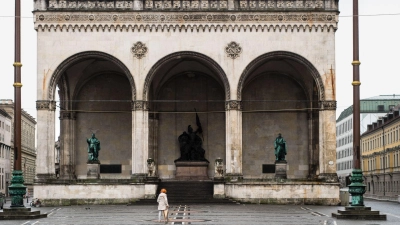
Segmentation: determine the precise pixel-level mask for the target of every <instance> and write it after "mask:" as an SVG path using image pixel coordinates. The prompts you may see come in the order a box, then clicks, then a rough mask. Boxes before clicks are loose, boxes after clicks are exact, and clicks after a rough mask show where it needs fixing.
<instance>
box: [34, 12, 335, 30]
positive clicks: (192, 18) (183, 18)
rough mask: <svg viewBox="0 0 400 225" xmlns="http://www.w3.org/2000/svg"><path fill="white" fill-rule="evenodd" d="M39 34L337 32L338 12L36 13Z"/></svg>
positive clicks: (36, 27)
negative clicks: (58, 32)
mask: <svg viewBox="0 0 400 225" xmlns="http://www.w3.org/2000/svg"><path fill="white" fill-rule="evenodd" d="M34 18H35V29H36V30H38V31H97V32H99V31H101V32H102V31H133V32H146V31H149V32H157V31H161V32H164V31H167V32H169V31H182V30H184V31H221V32H222V31H232V32H234V31H244V32H246V31H250V32H251V31H268V32H271V31H273V32H275V31H276V32H281V31H285V32H287V31H291V32H293V31H298V32H299V31H303V32H305V31H310V32H311V31H316V32H318V31H320V32H323V31H328V32H329V31H331V30H333V31H335V30H336V29H337V22H338V17H337V13H334V12H320V13H317V12H307V13H306V12H286V13H276V12H273V13H271V12H190V13H188V12H135V13H132V12H118V13H113V12H108V13H107V12H87V13H84V12H35V13H34Z"/></svg>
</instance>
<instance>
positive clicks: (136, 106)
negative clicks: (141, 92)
mask: <svg viewBox="0 0 400 225" xmlns="http://www.w3.org/2000/svg"><path fill="white" fill-rule="evenodd" d="M131 109H132V111H137V110H138V111H140V110H142V111H147V110H149V108H148V102H147V101H144V100H136V101H132V104H131Z"/></svg>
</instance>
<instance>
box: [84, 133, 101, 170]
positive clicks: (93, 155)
mask: <svg viewBox="0 0 400 225" xmlns="http://www.w3.org/2000/svg"><path fill="white" fill-rule="evenodd" d="M86 142H87V143H88V153H89V156H88V163H100V161H99V151H100V141H99V139H97V138H96V136H95V134H94V133H93V134H92V137H91V138H88V139H87V140H86Z"/></svg>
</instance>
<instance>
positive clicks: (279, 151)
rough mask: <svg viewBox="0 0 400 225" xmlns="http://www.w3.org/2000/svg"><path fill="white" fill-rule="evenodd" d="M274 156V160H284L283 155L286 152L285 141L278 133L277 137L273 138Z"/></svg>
mask: <svg viewBox="0 0 400 225" xmlns="http://www.w3.org/2000/svg"><path fill="white" fill-rule="evenodd" d="M274 147H275V157H276V161H284V160H285V155H286V154H287V148H286V141H285V139H283V137H282V135H281V134H280V133H279V134H278V137H277V138H276V139H275V143H274Z"/></svg>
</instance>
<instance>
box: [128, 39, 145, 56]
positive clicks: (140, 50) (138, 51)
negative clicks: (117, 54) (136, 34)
mask: <svg viewBox="0 0 400 225" xmlns="http://www.w3.org/2000/svg"><path fill="white" fill-rule="evenodd" d="M131 51H132V53H133V55H134V56H135V57H136V58H138V59H141V58H143V57H144V56H145V55H146V53H147V47H146V45H145V44H143V43H142V42H140V41H138V42H136V43H135V44H133V47H132V48H131Z"/></svg>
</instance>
